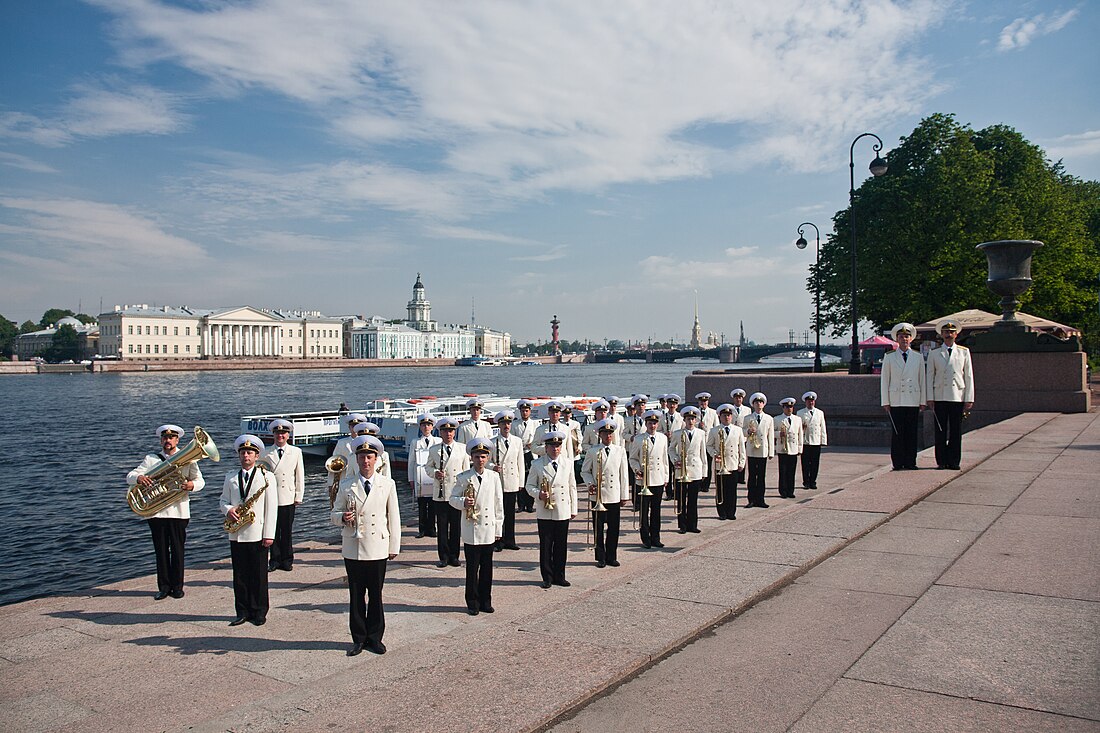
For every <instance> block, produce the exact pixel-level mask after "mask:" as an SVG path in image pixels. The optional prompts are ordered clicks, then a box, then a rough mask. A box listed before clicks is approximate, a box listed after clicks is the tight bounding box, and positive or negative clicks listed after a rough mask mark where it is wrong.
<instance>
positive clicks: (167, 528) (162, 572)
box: [146, 517, 191, 593]
mask: <svg viewBox="0 0 1100 733" xmlns="http://www.w3.org/2000/svg"><path fill="white" fill-rule="evenodd" d="M146 521H148V522H149V532H150V533H151V534H152V535H153V551H154V552H155V553H156V556H157V589H158V590H160V592H161V593H171V592H172V591H180V590H183V560H184V557H183V546H184V544H185V543H186V542H187V523H188V522H189V521H191V520H189V519H158V518H156V517H150V518H149V519H148V520H146Z"/></svg>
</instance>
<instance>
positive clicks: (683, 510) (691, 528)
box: [668, 405, 707, 534]
mask: <svg viewBox="0 0 1100 733" xmlns="http://www.w3.org/2000/svg"><path fill="white" fill-rule="evenodd" d="M680 417H681V419H682V420H683V424H684V426H683V427H682V428H680V429H679V430H677V431H676V432H674V433H673V434H672V440H671V441H670V442H669V446H668V458H669V461H670V462H671V463H672V487H673V496H674V498H675V499H676V528H677V531H678V532H679V533H680V534H684V533H686V532H695V533H698V532H699V531H700V530H699V489H700V488H701V486H702V483H703V476H704V473H705V471H706V466H707V434H706V433H704V432H703V431H702V430H700V429H699V428H697V427H695V426H696V425H697V424H698V423H699V418H700V417H701V413H700V412H699V408H697V407H693V406H692V405H687V406H686V407H684V409H682V410H681V411H680Z"/></svg>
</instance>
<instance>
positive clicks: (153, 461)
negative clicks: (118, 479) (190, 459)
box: [126, 450, 206, 519]
mask: <svg viewBox="0 0 1100 733" xmlns="http://www.w3.org/2000/svg"><path fill="white" fill-rule="evenodd" d="M176 452H177V453H179V450H177V451H176ZM163 460H164V454H163V453H150V454H149V455H147V456H145V458H144V459H143V460H142V462H141V465H139V466H138V467H137V468H135V469H134V470H133V471H130V473H128V474H126V484H127V486H133V485H134V484H136V483H137V480H138V476H144V475H145V474H147V473H149V471H150V470H151V469H152V468H153V467H154V466H156V465H157V464H158V463H160V462H161V461H163ZM181 470H182V471H183V475H184V476H186V477H187V480H188V481H193V482H195V488H193V489H191V491H188V492H187V493H186V494H183V498H181V499H180V500H179V501H177V502H176V503H175V504H169V505H168V506H166V507H164V508H163V509H161V510H160V511H159V512H157V513H156V514H154V515H153V516H152V517H144V518H145V519H190V518H191V494H194V493H195V492H196V491H202V487H203V486H206V479H204V478H203V477H202V471H200V470H199V464H198V462H197V461H196V462H195V463H188V464H187V465H186V466H184V467H183V468H182V469H181ZM135 516H136V515H135Z"/></svg>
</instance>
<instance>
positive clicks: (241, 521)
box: [222, 463, 270, 532]
mask: <svg viewBox="0 0 1100 733" xmlns="http://www.w3.org/2000/svg"><path fill="white" fill-rule="evenodd" d="M256 470H258V471H259V472H260V473H261V474H264V473H266V470H265V469H264V467H263V466H261V465H260V464H258V463H257V464H256ZM268 483H270V481H269V480H268V478H267V476H264V485H263V486H261V487H260V490H259V491H257V492H256V493H255V494H249V495H248V498H247V499H245V500H244V501H243V502H241V503H240V505H238V506H237V521H235V522H234V521H233V520H232V519H230V518H229V514H228V513H227V514H226V515H225V521H224V522H222V527H223V528H224V529H225V531H226V532H239V531H240V530H242V529H244V528H245V527H247V526H248V525H250V524H252V523H253V522H255V521H256V512H254V511H252V507H253V506H255V504H256V502H257V501H259V499H260V497H261V496H263V495H264V492H265V491H267V485H268ZM241 488H242V489H243V488H244V487H243V486H242V487H241Z"/></svg>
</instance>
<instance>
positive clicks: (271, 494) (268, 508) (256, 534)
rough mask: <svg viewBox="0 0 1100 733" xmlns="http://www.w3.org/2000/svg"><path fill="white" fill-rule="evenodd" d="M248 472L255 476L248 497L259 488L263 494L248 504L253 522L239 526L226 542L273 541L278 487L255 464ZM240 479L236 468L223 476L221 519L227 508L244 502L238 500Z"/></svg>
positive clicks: (277, 518)
mask: <svg viewBox="0 0 1100 733" xmlns="http://www.w3.org/2000/svg"><path fill="white" fill-rule="evenodd" d="M252 470H253V471H255V472H256V475H255V476H254V477H253V478H252V488H251V489H249V490H248V495H249V496H255V495H256V492H257V491H260V490H261V489H262V490H263V492H264V493H263V496H261V497H260V498H259V499H257V500H256V503H254V504H253V505H252V513H253V514H255V515H256V519H255V521H253V522H252V524H250V525H248V526H247V527H242V528H241V529H240V531H238V532H230V533H229V541H230V542H260V541H261V540H273V539H275V523H276V522H277V521H278V520H279V487H278V486H277V485H276V484H275V477H274V476H272V475H271V473H270V472H269V471H268V470H267V469H266V468H264V466H263V464H261V463H260V462H259V461H257V462H256V465H255V466H254V467H253V469H252ZM240 476H241V469H239V468H238V469H237V470H236V471H233V472H232V473H227V474H226V475H225V483H224V484H222V496H221V510H222V516H223V517H224V516H225V515H226V514H228V513H229V510H230V509H234V508H236V507H239V506H240V505H241V503H243V502H244V499H243V498H241V486H240ZM265 486H266V487H267V488H266V489H265V488H264V487H265Z"/></svg>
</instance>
